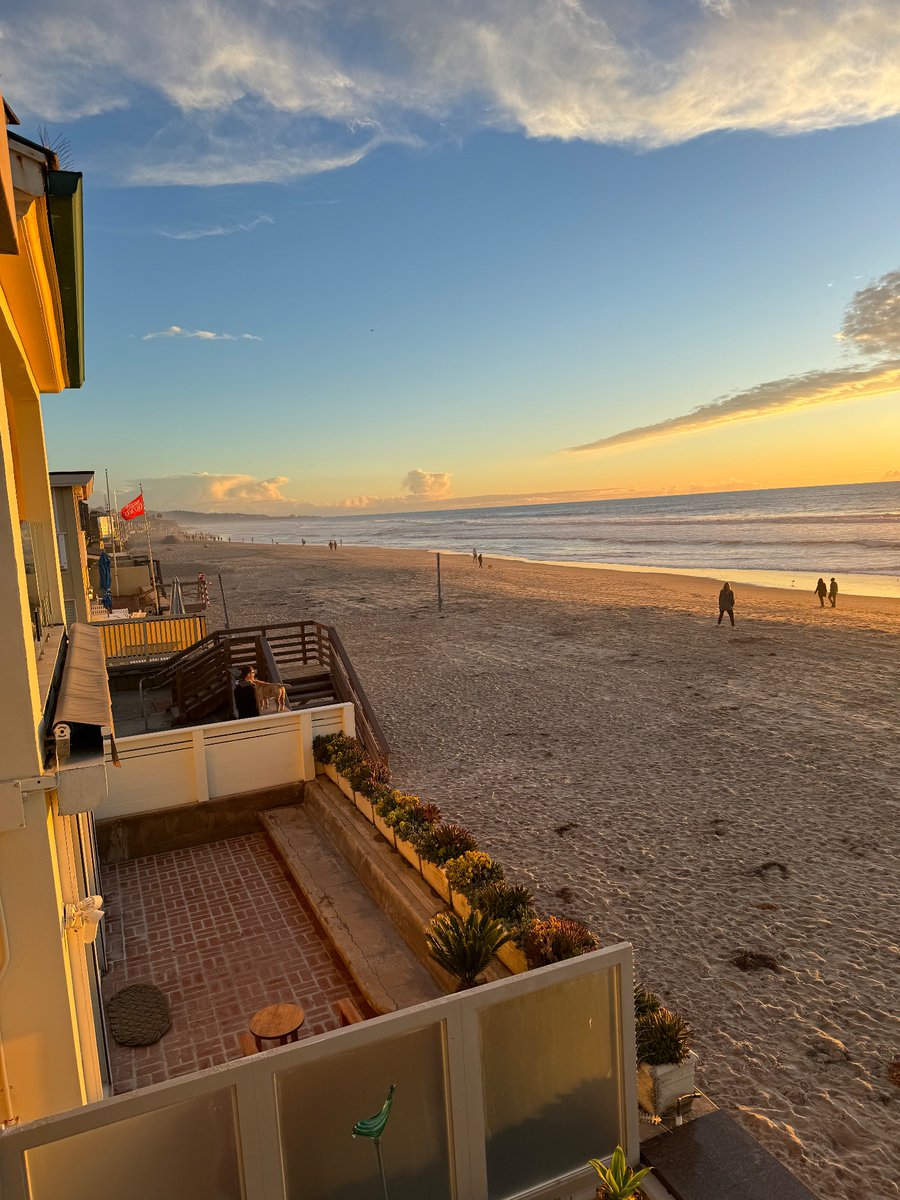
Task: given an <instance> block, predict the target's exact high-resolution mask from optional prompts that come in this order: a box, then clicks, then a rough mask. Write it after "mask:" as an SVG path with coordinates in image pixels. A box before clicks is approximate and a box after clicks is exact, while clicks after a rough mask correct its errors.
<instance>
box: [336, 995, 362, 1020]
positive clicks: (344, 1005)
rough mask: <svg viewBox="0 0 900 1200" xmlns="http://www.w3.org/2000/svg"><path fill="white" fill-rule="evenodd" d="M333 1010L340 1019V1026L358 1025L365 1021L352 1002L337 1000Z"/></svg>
mask: <svg viewBox="0 0 900 1200" xmlns="http://www.w3.org/2000/svg"><path fill="white" fill-rule="evenodd" d="M335 1008H336V1009H337V1014H338V1016H339V1017H340V1020H341V1025H358V1024H359V1023H360V1022H361V1021H364V1020H365V1019H366V1018H365V1017H364V1016H363V1015H362V1013H361V1012H360V1011H359V1009H358V1008H357V1007H356V1005H355V1004H354V1003H353V1001H352V1000H338V1002H337V1004H335Z"/></svg>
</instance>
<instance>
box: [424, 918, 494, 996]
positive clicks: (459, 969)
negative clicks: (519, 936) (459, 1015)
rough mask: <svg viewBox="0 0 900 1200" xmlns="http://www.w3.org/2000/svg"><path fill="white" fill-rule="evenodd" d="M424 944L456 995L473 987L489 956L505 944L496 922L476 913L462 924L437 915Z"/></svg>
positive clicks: (461, 920)
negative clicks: (452, 981) (456, 984)
mask: <svg viewBox="0 0 900 1200" xmlns="http://www.w3.org/2000/svg"><path fill="white" fill-rule="evenodd" d="M425 940H426V942H427V943H428V949H429V951H430V952H431V956H432V958H433V959H434V961H435V962H436V963H437V964H438V966H441V967H443V968H444V970H445V971H447V972H448V974H450V975H452V976H453V977H454V979H458V980H459V989H458V990H459V991H462V990H463V989H465V988H471V987H475V985H476V983H477V982H478V976H479V975H480V974H481V973H482V971H484V969H485V967H486V966H487V965H488V963H489V962H490V961H491V955H492V954H493V953H494V952H495V951H496V950H498V949H499V948H500V947H501V946H503V945H505V944H506V942H508V941H509V934H508V933H507V932H506V930H505V929H504V928H503V926H502V925H501V924H500V922H499V921H492V920H491V918H490V917H486V916H485V915H484V914H483V913H480V912H474V911H473V912H471V913H469V915H468V916H467V917H466V918H465V920H464V919H463V918H462V917H460V916H458V915H457V914H456V913H454V912H446V913H438V915H437V916H436V917H435V918H434V920H433V921H432V922H431V924H430V925H429V926H428V929H427V932H426V935H425Z"/></svg>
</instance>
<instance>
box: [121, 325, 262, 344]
mask: <svg viewBox="0 0 900 1200" xmlns="http://www.w3.org/2000/svg"><path fill="white" fill-rule="evenodd" d="M154 338H197V339H198V340H199V341H201V342H261V341H262V338H261V337H257V336H256V334H255V333H213V331H212V330H211V329H182V327H181V326H180V325H170V326H169V328H168V329H160V330H157V331H156V332H155V333H145V334H144V336H143V337H142V338H141V341H143V342H152V341H153V340H154Z"/></svg>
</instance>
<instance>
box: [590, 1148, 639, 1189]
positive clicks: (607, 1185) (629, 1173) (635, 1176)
mask: <svg viewBox="0 0 900 1200" xmlns="http://www.w3.org/2000/svg"><path fill="white" fill-rule="evenodd" d="M591 1166H592V1167H593V1168H594V1170H595V1171H596V1172H597V1174H598V1175H599V1176H600V1189H601V1190H600V1191H599V1192H598V1195H600V1196H603V1197H605V1198H606V1200H630V1197H631V1196H634V1195H635V1194H636V1193H637V1190H638V1188H639V1187H640V1186H641V1180H642V1179H645V1178H646V1177H647V1176H648V1175H649V1174H650V1171H651V1170H652V1167H644V1168H643V1169H642V1170H640V1171H633V1170H632V1169H631V1167H629V1165H628V1163H627V1162H626V1161H625V1151H624V1150H623V1149H622V1147H621V1146H616V1148H615V1150H614V1151H613V1156H612V1158H611V1159H610V1162H609V1166H608V1167H607V1166H604V1164H603V1163H602V1162H601V1161H600V1159H599V1158H592V1159H591Z"/></svg>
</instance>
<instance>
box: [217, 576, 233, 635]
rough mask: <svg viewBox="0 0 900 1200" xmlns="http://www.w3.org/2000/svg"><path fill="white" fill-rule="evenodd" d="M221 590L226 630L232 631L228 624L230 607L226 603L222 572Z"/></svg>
mask: <svg viewBox="0 0 900 1200" xmlns="http://www.w3.org/2000/svg"><path fill="white" fill-rule="evenodd" d="M219 590H220V591H221V593H222V610H223V611H224V613H225V628H226V629H230V628H231V626H230V625H229V624H228V605H227V604H226V603H225V584H224V583H223V582H222V572H221V571H220V572H219Z"/></svg>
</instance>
